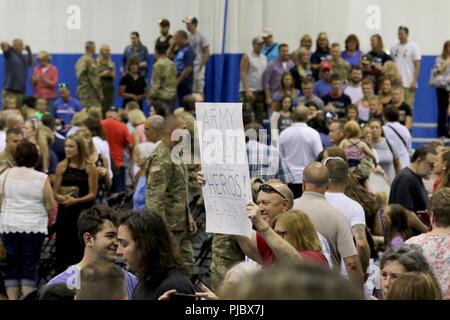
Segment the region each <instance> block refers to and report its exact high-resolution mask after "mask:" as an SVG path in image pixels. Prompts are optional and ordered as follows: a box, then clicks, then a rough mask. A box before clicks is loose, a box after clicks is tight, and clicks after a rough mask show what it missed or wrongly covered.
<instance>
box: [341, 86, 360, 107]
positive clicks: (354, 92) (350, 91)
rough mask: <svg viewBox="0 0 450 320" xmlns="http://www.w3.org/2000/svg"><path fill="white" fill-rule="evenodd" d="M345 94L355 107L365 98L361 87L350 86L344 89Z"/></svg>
mask: <svg viewBox="0 0 450 320" xmlns="http://www.w3.org/2000/svg"><path fill="white" fill-rule="evenodd" d="M344 93H345V94H346V95H348V96H349V97H350V100H351V101H352V104H354V105H356V104H357V103H358V102H359V101H361V99H362V98H364V95H363V91H362V87H361V86H358V87H353V86H350V85H349V86H347V88H345V89H344Z"/></svg>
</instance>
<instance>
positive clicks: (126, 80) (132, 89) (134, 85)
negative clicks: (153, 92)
mask: <svg viewBox="0 0 450 320" xmlns="http://www.w3.org/2000/svg"><path fill="white" fill-rule="evenodd" d="M119 85H120V86H125V93H131V94H136V95H141V94H144V91H145V88H146V87H147V82H146V81H145V79H144V77H142V76H141V75H139V77H138V78H137V79H136V80H134V79H133V77H132V76H131V75H130V74H126V75H124V76H123V78H122V79H120V83H119ZM130 101H133V99H128V98H127V99H123V105H122V107H123V108H125V105H126V104H127V103H128V102H130ZM138 103H139V105H140V106H141V107H142V100H140V101H139V102H138Z"/></svg>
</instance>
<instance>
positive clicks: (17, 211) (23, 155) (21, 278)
mask: <svg viewBox="0 0 450 320" xmlns="http://www.w3.org/2000/svg"><path fill="white" fill-rule="evenodd" d="M38 158H39V153H38V149H37V146H36V145H35V144H33V143H32V142H30V141H27V140H24V141H22V142H20V143H19V144H18V146H17V149H16V153H15V154H14V159H15V161H16V164H17V166H16V167H13V168H11V169H7V170H6V171H5V172H4V173H3V174H2V175H1V176H0V185H1V186H2V189H1V195H2V202H3V203H2V214H1V215H0V234H1V236H2V241H3V244H4V246H5V248H6V251H7V257H6V272H5V287H6V291H7V294H8V298H9V299H10V300H17V299H19V298H20V296H21V295H22V296H26V295H27V294H28V293H30V292H32V291H33V290H34V289H35V288H36V284H37V283H36V281H37V273H36V269H37V265H38V261H39V257H40V252H41V247H42V244H43V242H44V238H45V235H46V234H47V224H48V212H49V211H50V210H52V209H53V208H54V207H55V206H56V203H55V200H54V197H53V190H52V187H51V185H50V179H49V178H48V176H47V175H46V174H45V173H42V172H38V171H36V170H35V169H34V167H35V165H36V163H37V161H38Z"/></svg>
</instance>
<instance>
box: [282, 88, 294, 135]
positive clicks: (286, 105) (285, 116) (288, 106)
mask: <svg viewBox="0 0 450 320" xmlns="http://www.w3.org/2000/svg"><path fill="white" fill-rule="evenodd" d="M280 103H281V111H280V117H279V118H278V130H280V133H281V131H283V130H284V129H286V128H288V127H289V126H290V125H291V124H292V123H293V122H294V117H293V116H292V112H291V110H292V98H291V97H289V96H285V97H283V98H282V99H281V102H280Z"/></svg>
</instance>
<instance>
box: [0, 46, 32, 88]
mask: <svg viewBox="0 0 450 320" xmlns="http://www.w3.org/2000/svg"><path fill="white" fill-rule="evenodd" d="M3 57H4V58H5V78H4V79H3V89H6V90H12V91H16V92H21V93H25V87H26V83H27V76H28V65H29V60H28V56H25V55H22V54H17V53H16V52H15V51H14V50H13V49H12V48H11V47H9V48H8V50H6V51H5V52H3Z"/></svg>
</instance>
